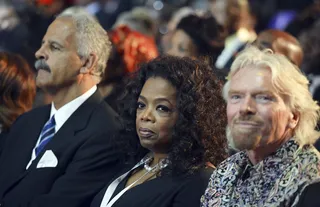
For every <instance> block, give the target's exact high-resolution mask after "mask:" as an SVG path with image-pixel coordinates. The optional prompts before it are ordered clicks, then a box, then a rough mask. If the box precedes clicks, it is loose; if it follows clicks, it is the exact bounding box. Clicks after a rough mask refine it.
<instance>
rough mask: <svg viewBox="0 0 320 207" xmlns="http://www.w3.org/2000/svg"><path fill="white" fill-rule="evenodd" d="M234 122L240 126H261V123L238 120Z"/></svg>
mask: <svg viewBox="0 0 320 207" xmlns="http://www.w3.org/2000/svg"><path fill="white" fill-rule="evenodd" d="M235 124H236V125H240V126H241V127H246V128H256V127H260V126H261V124H259V123H256V122H249V121H238V122H236V123H235Z"/></svg>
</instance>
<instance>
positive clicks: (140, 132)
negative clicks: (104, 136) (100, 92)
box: [91, 56, 227, 207]
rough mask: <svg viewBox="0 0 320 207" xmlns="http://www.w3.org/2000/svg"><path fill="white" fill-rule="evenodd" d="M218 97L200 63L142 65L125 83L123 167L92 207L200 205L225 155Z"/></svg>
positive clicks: (166, 60) (168, 60)
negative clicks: (215, 170) (209, 179)
mask: <svg viewBox="0 0 320 207" xmlns="http://www.w3.org/2000/svg"><path fill="white" fill-rule="evenodd" d="M220 92H221V83H220V82H219V80H218V79H217V78H216V77H215V75H214V73H213V71H212V70H211V68H210V67H208V66H207V65H206V64H204V63H202V62H201V61H198V60H192V59H190V58H186V57H185V58H179V57H171V56H168V57H158V58H156V59H155V60H152V61H150V62H149V63H146V64H143V65H142V66H141V68H140V69H139V70H138V72H137V74H135V75H134V77H130V79H129V83H128V85H127V86H126V92H125V93H124V97H123V99H122V104H121V110H120V115H121V117H123V121H124V130H123V131H122V132H121V133H120V137H118V138H117V142H118V145H119V146H120V147H121V148H122V149H123V150H124V151H125V153H126V155H127V157H126V158H127V159H125V163H127V167H125V168H124V171H123V173H124V174H123V175H122V176H120V177H119V178H117V179H115V180H114V181H113V182H110V183H109V184H108V185H107V186H106V187H105V188H104V189H103V190H102V191H100V193H99V194H98V195H97V196H96V197H95V199H94V201H93V203H92V204H91V206H92V207H95V206H108V207H111V206H113V207H116V206H117V207H120V206H132V207H153V206H154V207H160V206H161V207H166V206H168V207H169V206H176V207H180V206H181V207H185V206H199V204H200V196H201V194H202V193H203V192H204V189H205V187H206V184H207V182H208V178H209V177H208V176H209V174H210V173H211V172H212V170H213V169H212V167H213V165H214V166H216V165H218V164H219V163H220V161H221V160H223V159H224V158H225V156H226V154H227V151H226V141H227V140H226V138H225V124H226V117H225V116H223V115H222V114H223V111H224V110H225V104H224V101H223V99H222V97H221V93H220ZM209 103H210V104H209ZM140 157H143V158H142V160H141V161H140V162H138V163H137V161H136V160H140V159H141V158H140ZM139 158H140V159H139Z"/></svg>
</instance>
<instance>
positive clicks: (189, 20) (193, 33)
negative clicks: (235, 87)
mask: <svg viewBox="0 0 320 207" xmlns="http://www.w3.org/2000/svg"><path fill="white" fill-rule="evenodd" d="M195 28H196V29H195ZM177 29H181V30H183V31H184V32H185V33H186V34H188V35H189V37H191V39H192V41H193V42H194V44H195V45H196V46H197V51H198V56H199V57H202V58H203V59H205V58H206V59H207V61H208V63H209V64H210V66H211V67H212V66H213V65H214V64H215V62H216V60H217V59H218V56H219V55H220V54H221V52H222V50H223V49H224V42H225V38H226V31H225V30H224V28H223V26H221V25H219V23H218V22H217V21H216V19H215V18H214V17H213V16H212V15H210V14H206V15H204V16H198V15H195V14H190V15H188V16H186V17H184V18H182V19H181V20H180V22H179V23H178V25H177Z"/></svg>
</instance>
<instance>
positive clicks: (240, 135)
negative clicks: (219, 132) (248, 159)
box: [226, 125, 262, 151]
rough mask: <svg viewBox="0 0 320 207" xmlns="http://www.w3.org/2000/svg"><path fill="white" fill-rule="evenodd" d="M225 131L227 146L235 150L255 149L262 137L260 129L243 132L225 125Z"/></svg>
mask: <svg viewBox="0 0 320 207" xmlns="http://www.w3.org/2000/svg"><path fill="white" fill-rule="evenodd" d="M226 133H227V134H226V135H227V139H228V144H229V147H231V148H232V149H235V150H237V151H243V150H253V149H256V148H257V147H258V146H259V144H260V142H261V139H262V136H261V133H260V131H257V132H251V133H245V132H240V131H238V130H231V129H230V126H229V125H228V126H227V129H226Z"/></svg>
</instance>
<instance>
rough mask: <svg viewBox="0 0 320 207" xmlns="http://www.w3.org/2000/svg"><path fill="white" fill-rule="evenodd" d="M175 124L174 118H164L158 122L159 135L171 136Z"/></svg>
mask: <svg viewBox="0 0 320 207" xmlns="http://www.w3.org/2000/svg"><path fill="white" fill-rule="evenodd" d="M174 125H175V120H174V119H172V118H171V119H162V120H161V121H158V122H157V126H158V129H159V136H160V137H167V138H169V137H171V134H172V131H173V128H174Z"/></svg>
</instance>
